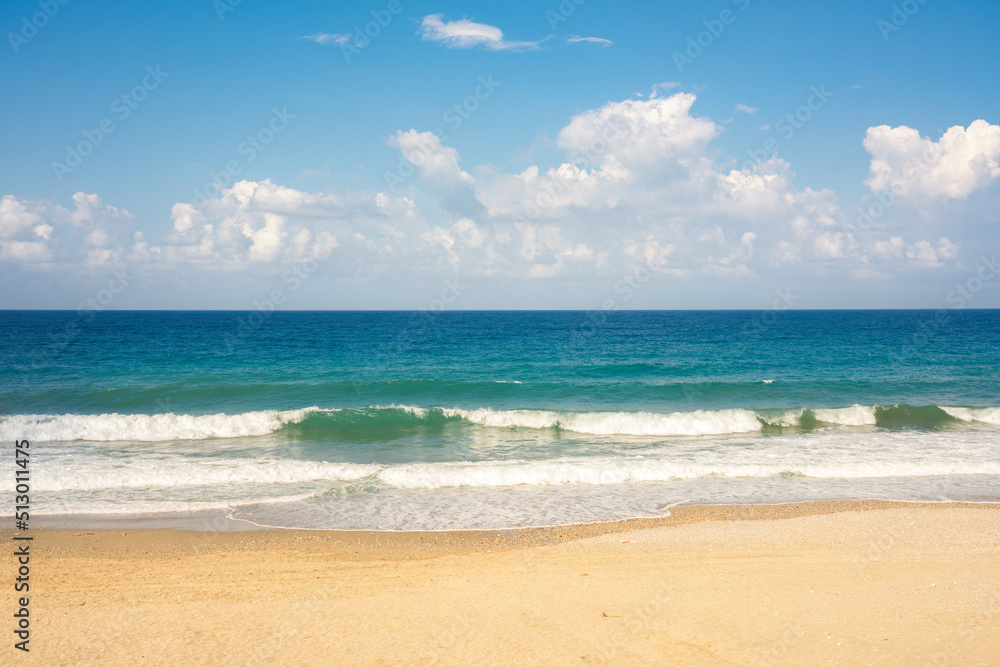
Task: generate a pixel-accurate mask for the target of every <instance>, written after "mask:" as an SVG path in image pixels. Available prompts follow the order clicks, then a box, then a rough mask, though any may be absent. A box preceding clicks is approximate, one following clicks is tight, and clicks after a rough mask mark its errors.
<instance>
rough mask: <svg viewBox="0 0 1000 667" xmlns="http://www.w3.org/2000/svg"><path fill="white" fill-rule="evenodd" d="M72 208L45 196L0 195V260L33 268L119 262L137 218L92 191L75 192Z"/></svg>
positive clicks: (82, 266) (86, 267)
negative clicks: (89, 192) (0, 196)
mask: <svg viewBox="0 0 1000 667" xmlns="http://www.w3.org/2000/svg"><path fill="white" fill-rule="evenodd" d="M73 204H74V207H73V209H72V210H70V209H67V208H64V207H62V206H60V205H58V204H55V203H53V202H49V201H45V200H26V199H18V198H17V197H15V196H14V195H5V196H4V197H3V199H0V260H10V261H17V262H21V263H24V264H28V265H31V266H32V267H33V268H35V269H55V268H64V269H67V268H68V269H88V268H92V267H96V266H100V265H102V264H107V263H119V262H121V260H122V256H123V252H124V250H123V247H124V245H125V244H126V243H127V242H128V240H129V239H130V238H131V234H132V227H133V226H134V223H135V219H134V217H133V216H132V214H131V213H129V212H128V211H125V210H121V209H118V208H115V207H114V206H108V205H107V204H105V203H104V202H103V201H102V200H101V198H100V197H98V196H97V195H96V194H87V193H84V192H77V193H76V194H74V195H73Z"/></svg>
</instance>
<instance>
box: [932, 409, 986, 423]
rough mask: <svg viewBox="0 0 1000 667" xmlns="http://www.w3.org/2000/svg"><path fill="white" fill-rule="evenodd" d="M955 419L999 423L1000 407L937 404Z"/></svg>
mask: <svg viewBox="0 0 1000 667" xmlns="http://www.w3.org/2000/svg"><path fill="white" fill-rule="evenodd" d="M939 407H941V409H942V410H944V411H945V412H947V413H948V414H949V415H951V416H952V417H954V418H955V419H961V420H962V421H966V422H983V423H985V424H1000V408H948V407H944V406H939Z"/></svg>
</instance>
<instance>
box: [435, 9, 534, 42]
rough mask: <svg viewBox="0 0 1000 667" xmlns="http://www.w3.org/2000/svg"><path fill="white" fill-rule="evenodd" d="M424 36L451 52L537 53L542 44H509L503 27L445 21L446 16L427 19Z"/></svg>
mask: <svg viewBox="0 0 1000 667" xmlns="http://www.w3.org/2000/svg"><path fill="white" fill-rule="evenodd" d="M420 35H421V38H422V39H423V40H424V41H425V42H437V43H439V44H443V45H444V46H446V47H448V48H449V49H472V48H475V47H482V48H485V49H488V50H490V51H534V50H536V49H538V48H539V44H541V42H540V41H538V42H512V41H508V40H506V39H504V36H503V31H502V30H500V28H497V27H495V26H491V25H487V24H485V23H474V22H472V21H470V20H468V19H459V20H457V21H445V20H444V15H443V14H428V15H427V16H425V17H424V20H423V21H422V22H421V24H420Z"/></svg>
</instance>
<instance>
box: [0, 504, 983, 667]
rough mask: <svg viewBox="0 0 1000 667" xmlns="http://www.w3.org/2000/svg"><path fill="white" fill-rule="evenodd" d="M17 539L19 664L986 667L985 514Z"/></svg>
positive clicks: (787, 513)
mask: <svg viewBox="0 0 1000 667" xmlns="http://www.w3.org/2000/svg"><path fill="white" fill-rule="evenodd" d="M34 535H35V540H34V542H33V552H34V556H33V559H32V591H31V593H32V602H31V609H32V612H31V613H32V636H31V648H32V650H31V654H30V658H29V659H30V663H31V664H39V665H42V664H44V665H77V664H79V665H137V664H143V665H145V664H162V665H195V664H211V665H264V664H267V665H314V664H315V665H411V664H412V665H600V664H615V665H769V664H774V665H956V666H958V665H997V664H1000V506H997V505H978V506H977V505H970V504H957V503H956V504H940V505H933V504H902V503H885V502H877V501H845V502H821V503H804V504H794V505H779V506H714V507H711V506H710V507H689V508H678V509H676V510H674V512H673V514H672V516H671V517H667V518H664V519H656V520H634V521H623V522H616V523H610V524H590V525H582V526H570V527H554V528H546V529H527V530H519V531H479V532H440V533H437V532H423V533H378V532H339V531H287V530H269V531H253V532H230V533H197V532H185V531H174V530H134V529H120V530H100V531H86V530H48V531H35V533H34ZM7 537H9V535H7ZM10 561H11V559H4V567H5V568H10ZM8 576H9V573H8ZM12 651H13V649H10V648H9V649H8V650H6V651H5V654H6V655H8V656H10V655H11V652H12ZM15 658H16V659H18V660H20V659H21V656H15ZM9 664H12V663H9ZM20 664H29V662H28V660H24V661H23V662H22V663H20Z"/></svg>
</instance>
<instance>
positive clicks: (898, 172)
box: [863, 120, 1000, 203]
mask: <svg viewBox="0 0 1000 667" xmlns="http://www.w3.org/2000/svg"><path fill="white" fill-rule="evenodd" d="M863 143H864V147H865V150H867V151H868V152H869V153H870V154H871V156H872V157H871V164H870V166H869V175H868V179H867V180H866V181H865V185H867V186H868V187H869V188H871V189H872V191H873V192H888V191H892V192H893V193H894V194H895V195H896V196H897V197H898V198H900V199H901V200H902V201H908V202H910V203H922V202H929V201H934V200H949V199H965V198H967V197H968V196H969V195H970V194H972V193H973V192H975V191H976V190H981V189H984V188H987V187H990V186H992V185H994V184H995V183H996V182H997V180H998V179H1000V164H998V160H1000V126H997V125H991V124H989V123H987V122H986V121H985V120H976V121H974V122H973V123H972V124H970V125H969V127H967V128H964V127H961V126H955V127H952V128H950V129H949V130H948V131H947V132H945V133H944V135H942V136H941V138H940V139H939V140H938V141H933V140H931V139H930V138H928V137H921V136H920V133H919V132H917V130H915V129H913V128H911V127H907V126H905V125H900V126H899V127H889V126H888V125H879V126H878V127H870V128H868V133H867V135H866V136H865V139H864V142H863Z"/></svg>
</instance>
